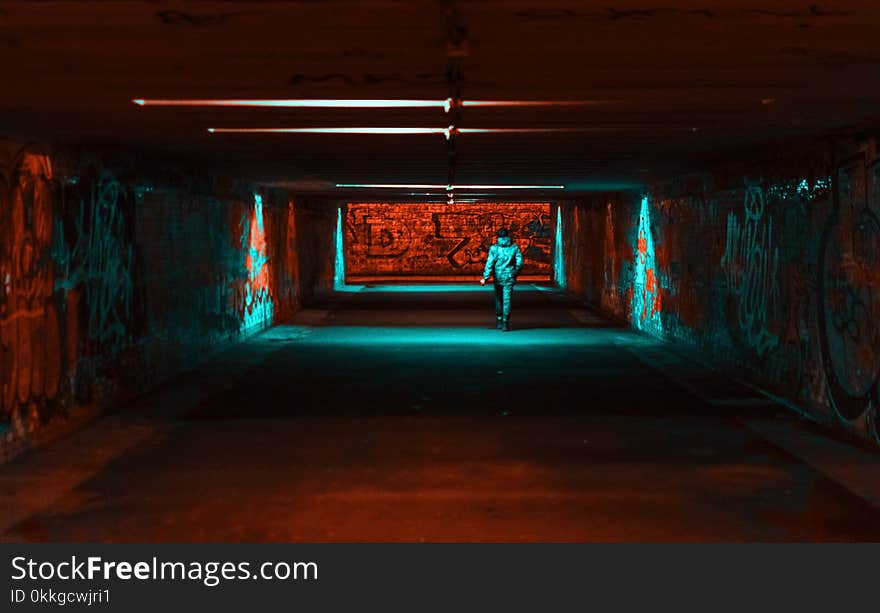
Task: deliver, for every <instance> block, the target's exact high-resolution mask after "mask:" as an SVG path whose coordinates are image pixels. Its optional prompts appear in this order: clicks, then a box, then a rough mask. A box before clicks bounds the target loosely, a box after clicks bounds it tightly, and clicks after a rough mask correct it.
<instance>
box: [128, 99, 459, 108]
mask: <svg viewBox="0 0 880 613" xmlns="http://www.w3.org/2000/svg"><path fill="white" fill-rule="evenodd" d="M132 102H134V103H135V104H137V105H138V106H248V107H273V108H319V109H326V108H349V109H392V108H445V107H446V105H447V104H448V102H447V101H446V100H385V99H375V100H374V99H362V100H344V99H317V98H315V99H307V100H273V99H265V100H262V99H253V100H247V99H215V100H210V99H208V100H203V99H170V98H153V99H150V98H135V99H134V100H132Z"/></svg>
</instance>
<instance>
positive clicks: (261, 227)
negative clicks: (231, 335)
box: [240, 194, 274, 331]
mask: <svg viewBox="0 0 880 613" xmlns="http://www.w3.org/2000/svg"><path fill="white" fill-rule="evenodd" d="M241 229H242V233H241V250H242V253H244V265H245V269H246V271H247V273H246V274H247V276H246V278H245V279H244V282H243V283H242V292H241V300H240V305H241V307H240V308H241V329H242V331H247V330H251V329H253V328H254V327H259V326H267V325H269V324H271V322H272V314H273V311H274V303H273V300H272V292H271V288H270V284H269V258H268V256H267V250H266V227H265V217H264V214H263V197H262V196H261V195H260V194H254V206H253V209H251V210H250V211H248V213H246V214H245V215H244V216H243V217H242V220H241Z"/></svg>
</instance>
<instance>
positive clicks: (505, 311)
mask: <svg viewBox="0 0 880 613" xmlns="http://www.w3.org/2000/svg"><path fill="white" fill-rule="evenodd" d="M502 292H503V295H502V313H501V329H502V330H504V331H505V332H506V331H508V330H510V301H511V299H512V298H513V284H512V283H510V284H507V285H504V287H503V289H502Z"/></svg>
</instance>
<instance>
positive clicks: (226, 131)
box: [208, 128, 448, 134]
mask: <svg viewBox="0 0 880 613" xmlns="http://www.w3.org/2000/svg"><path fill="white" fill-rule="evenodd" d="M447 131H448V128H208V132H210V133H211V134H446V133H447Z"/></svg>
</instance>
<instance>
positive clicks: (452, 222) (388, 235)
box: [345, 203, 554, 280]
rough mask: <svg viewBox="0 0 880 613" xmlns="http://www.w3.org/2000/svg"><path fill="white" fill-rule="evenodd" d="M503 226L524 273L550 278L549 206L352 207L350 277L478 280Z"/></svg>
mask: <svg viewBox="0 0 880 613" xmlns="http://www.w3.org/2000/svg"><path fill="white" fill-rule="evenodd" d="M499 228H508V229H509V230H510V231H511V232H512V236H513V239H514V241H516V243H517V244H519V246H520V248H521V249H522V252H523V255H524V257H525V264H524V267H523V273H522V274H523V275H539V276H542V277H545V278H547V279H549V278H550V276H551V274H552V268H553V249H552V242H553V230H554V224H553V220H552V217H551V211H550V205H549V204H547V203H494V204H490V203H486V204H455V205H447V204H375V203H353V204H349V205H348V206H347V207H346V215H345V262H346V275H347V278H348V279H349V280H351V279H355V278H358V277H384V276H431V277H444V276H459V275H468V276H478V275H480V274H481V273H482V270H483V265H484V263H485V261H486V255H487V253H488V250H489V247H490V246H491V245H492V243H493V242H494V238H495V233H496V232H497V230H498V229H499Z"/></svg>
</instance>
